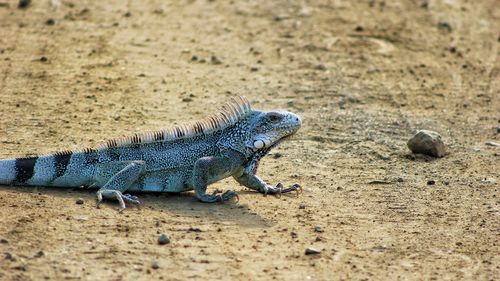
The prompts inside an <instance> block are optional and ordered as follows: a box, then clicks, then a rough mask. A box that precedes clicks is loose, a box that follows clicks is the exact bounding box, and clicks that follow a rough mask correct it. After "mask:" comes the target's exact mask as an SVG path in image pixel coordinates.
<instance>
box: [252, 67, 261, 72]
mask: <svg viewBox="0 0 500 281" xmlns="http://www.w3.org/2000/svg"><path fill="white" fill-rule="evenodd" d="M250 71H251V72H257V71H259V68H258V67H256V66H252V67H250Z"/></svg>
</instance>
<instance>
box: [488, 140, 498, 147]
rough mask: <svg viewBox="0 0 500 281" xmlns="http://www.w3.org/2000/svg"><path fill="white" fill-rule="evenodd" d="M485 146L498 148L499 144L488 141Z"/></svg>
mask: <svg viewBox="0 0 500 281" xmlns="http://www.w3.org/2000/svg"><path fill="white" fill-rule="evenodd" d="M485 144H486V145H487V146H494V147H496V146H500V143H497V142H494V141H488V142H486V143H485Z"/></svg>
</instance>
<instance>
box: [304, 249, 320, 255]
mask: <svg viewBox="0 0 500 281" xmlns="http://www.w3.org/2000/svg"><path fill="white" fill-rule="evenodd" d="M319 253H321V251H320V250H318V249H316V248H313V247H309V248H307V249H306V255H317V254H319Z"/></svg>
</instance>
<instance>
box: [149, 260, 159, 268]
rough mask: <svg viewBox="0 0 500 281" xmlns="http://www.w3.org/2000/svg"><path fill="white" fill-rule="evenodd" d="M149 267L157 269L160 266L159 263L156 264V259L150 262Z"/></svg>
mask: <svg viewBox="0 0 500 281" xmlns="http://www.w3.org/2000/svg"><path fill="white" fill-rule="evenodd" d="M151 268H152V269H158V268H160V265H159V264H158V261H153V262H151Z"/></svg>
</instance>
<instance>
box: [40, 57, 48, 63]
mask: <svg viewBox="0 0 500 281" xmlns="http://www.w3.org/2000/svg"><path fill="white" fill-rule="evenodd" d="M40 61H41V62H46V61H48V59H47V57H46V56H42V57H41V58H40Z"/></svg>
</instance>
